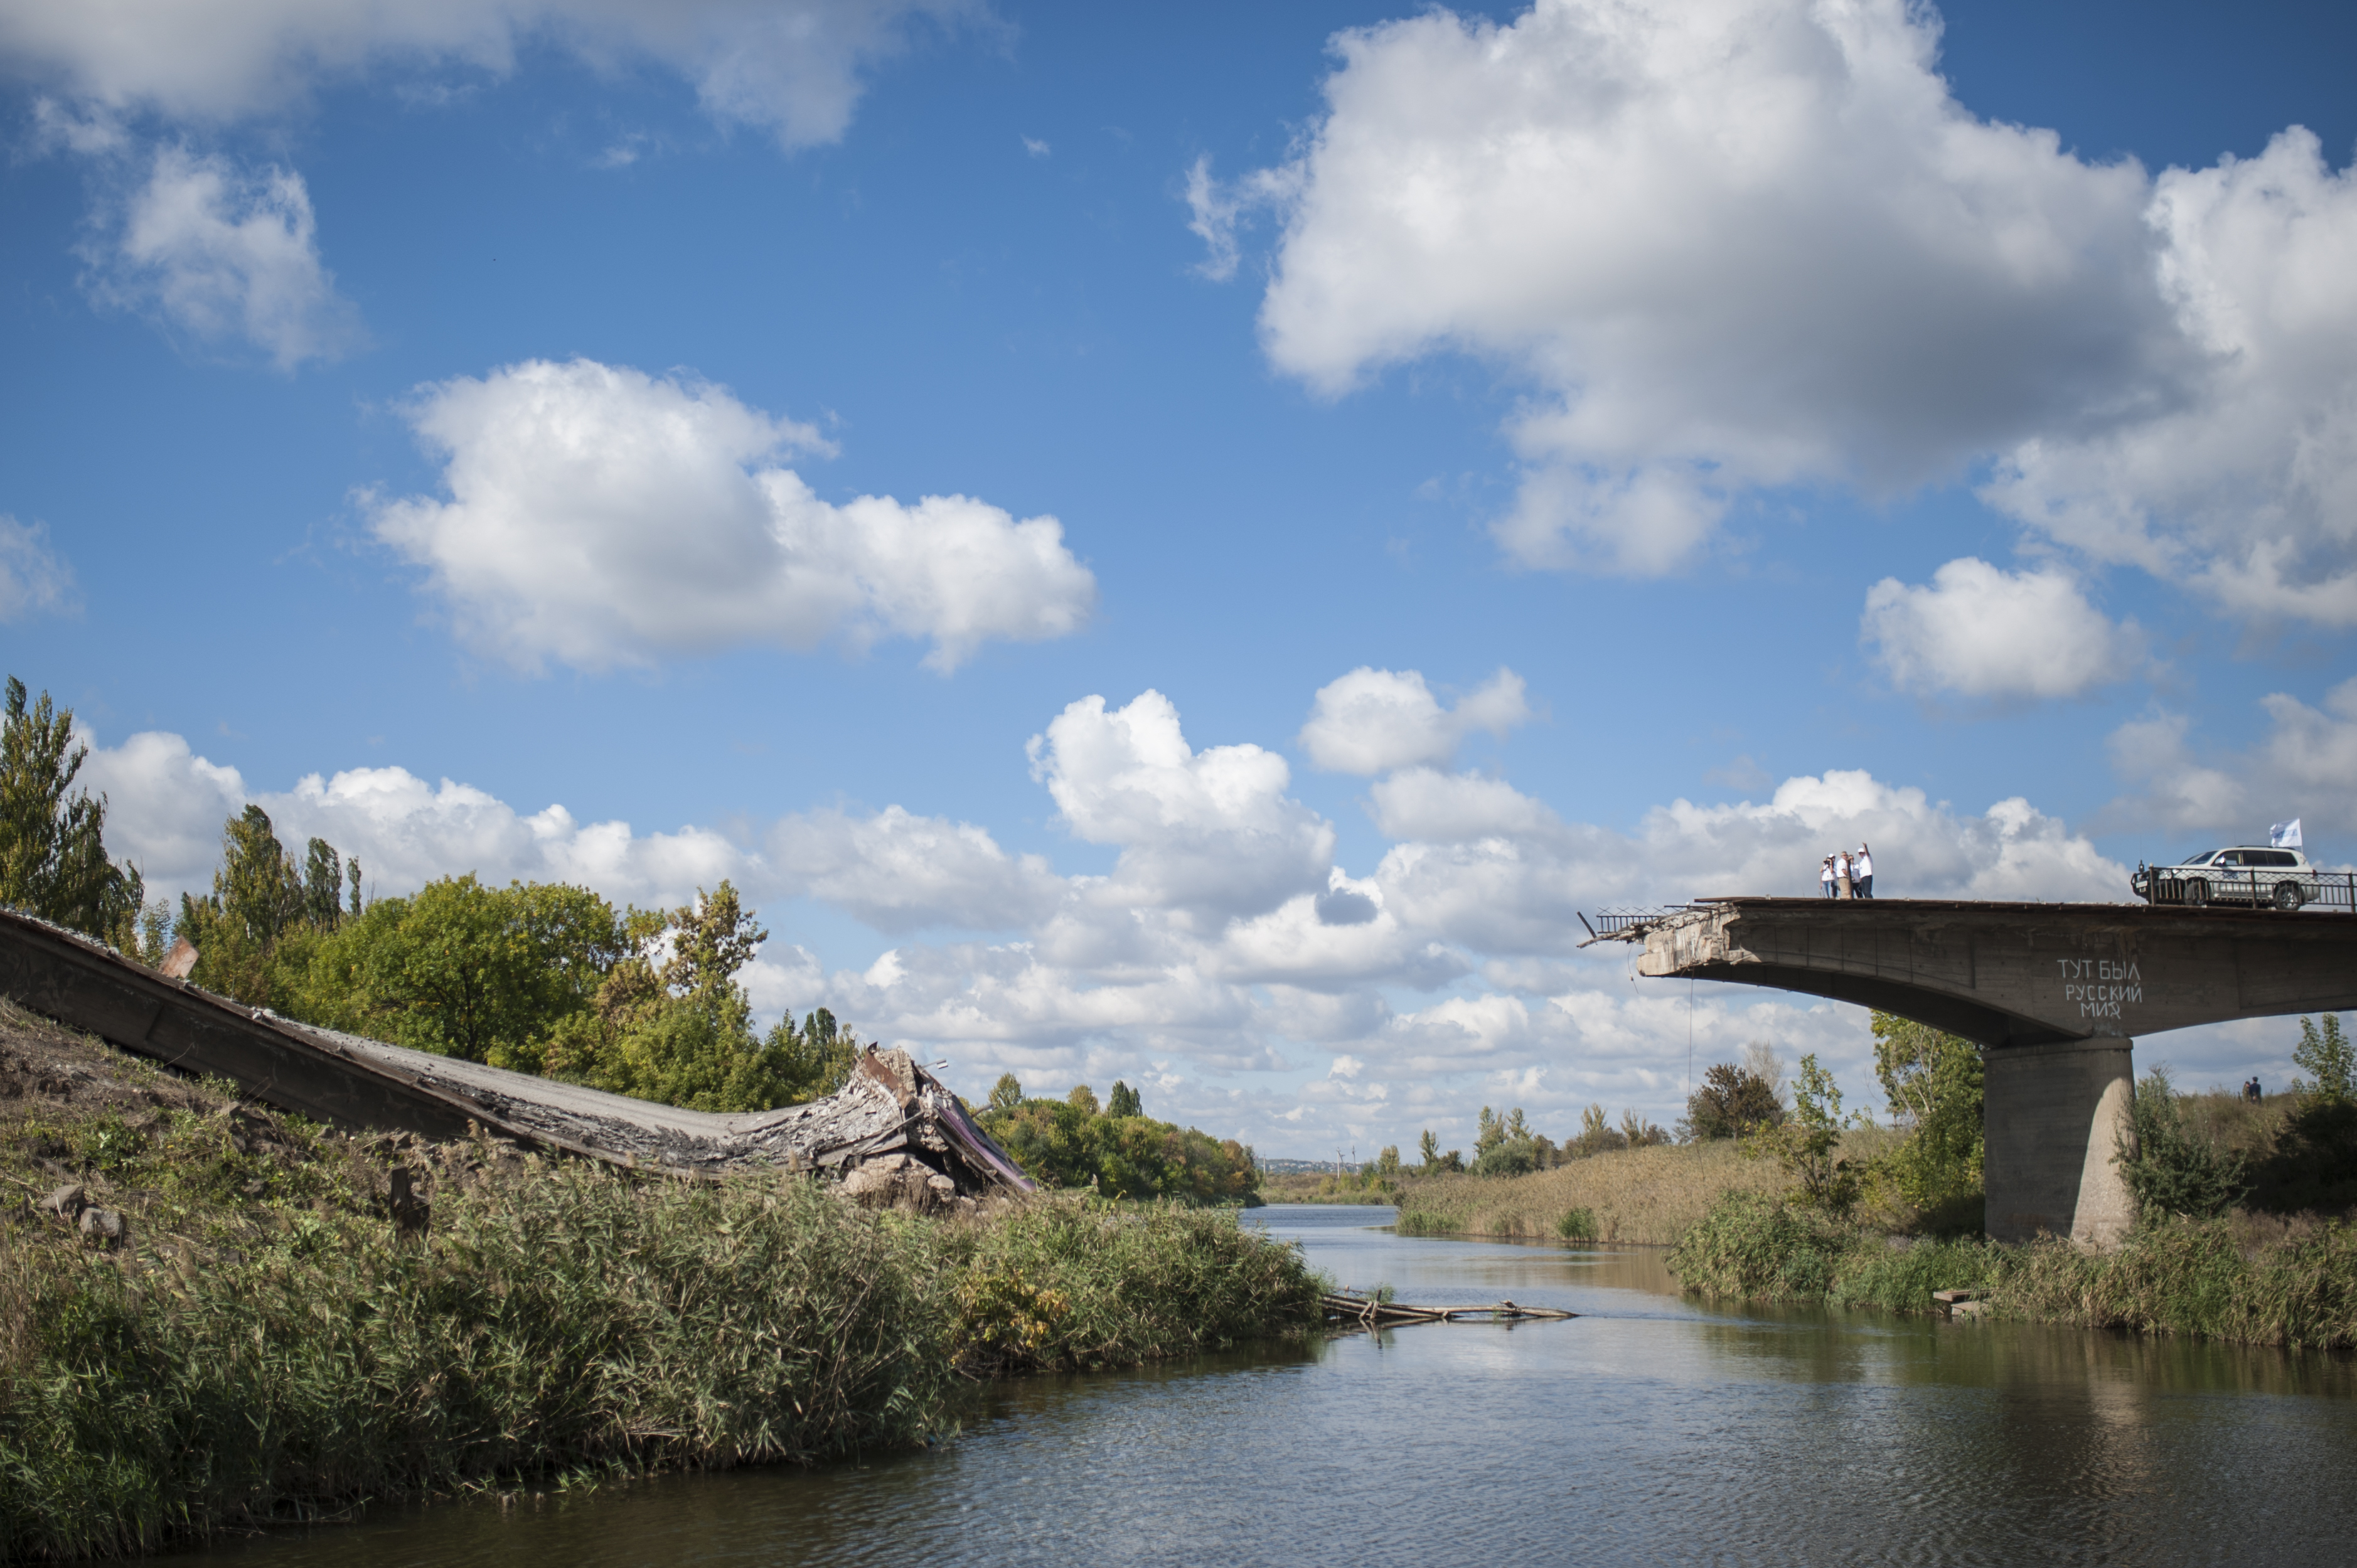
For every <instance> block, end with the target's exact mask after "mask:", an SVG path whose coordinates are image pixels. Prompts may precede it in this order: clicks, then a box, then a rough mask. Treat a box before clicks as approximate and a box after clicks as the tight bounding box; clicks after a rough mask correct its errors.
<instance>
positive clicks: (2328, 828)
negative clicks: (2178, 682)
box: [2104, 677, 2357, 864]
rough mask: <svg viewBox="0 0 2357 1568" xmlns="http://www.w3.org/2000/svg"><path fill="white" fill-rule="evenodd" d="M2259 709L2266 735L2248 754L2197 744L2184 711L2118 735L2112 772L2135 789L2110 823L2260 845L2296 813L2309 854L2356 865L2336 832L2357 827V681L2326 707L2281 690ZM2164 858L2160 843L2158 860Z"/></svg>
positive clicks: (2124, 728) (2115, 805) (2109, 811)
mask: <svg viewBox="0 0 2357 1568" xmlns="http://www.w3.org/2000/svg"><path fill="white" fill-rule="evenodd" d="M2259 706H2260V708H2261V710H2262V711H2263V712H2265V714H2266V719H2267V724H2266V733H2265V734H2264V735H2263V736H2261V737H2260V738H2259V739H2258V741H2257V742H2256V743H2255V744H2254V745H2253V746H2250V747H2248V748H2247V749H2245V750H2242V751H2233V750H2230V749H2227V748H2224V747H2220V746H2202V745H2201V744H2199V743H2198V742H2197V740H2196V737H2195V736H2193V734H2192V725H2191V723H2190V720H2188V719H2187V718H2186V716H2185V715H2184V714H2171V713H2158V714H2152V715H2150V716H2148V717H2146V718H2141V719H2135V720H2131V721H2130V722H2128V723H2126V724H2124V725H2121V726H2120V727H2119V728H2118V729H2116V730H2115V731H2113V732H2112V736H2111V757H2112V767H2113V768H2114V770H2115V772H2117V773H2118V774H2119V775H2120V776H2121V778H2122V779H2124V780H2125V781H2126V782H2127V783H2128V784H2129V786H2130V787H2131V790H2132V792H2131V793H2130V794H2129V795H2126V796H2125V797H2123V798H2122V799H2120V800H2115V801H2114V802H2112V804H2111V805H2110V806H2108V807H2106V808H2105V809H2104V819H2105V821H2106V822H2109V823H2110V824H2112V825H2113V826H2115V827H2117V828H2120V829H2136V830H2142V829H2147V828H2154V827H2158V828H2165V829H2169V830H2170V831H2172V832H2183V833H2200V834H2201V835H2202V836H2203V837H2205V838H2211V839H2214V840H2216V841H2217V842H2219V843H2264V842H2265V841H2264V839H2263V838H2261V837H2260V836H2259V835H2261V834H2264V833H2265V832H2266V830H2267V827H2268V826H2269V824H2271V823H2274V822H2287V821H2289V820H2290V819H2292V818H2294V817H2298V818H2299V819H2300V821H2301V822H2302V823H2303V824H2304V826H2305V830H2306V833H2307V836H2308V851H2309V856H2310V858H2312V859H2315V860H2318V861H2319V862H2322V863H2325V864H2341V863H2345V862H2346V861H2347V860H2349V859H2351V858H2352V856H2351V855H2350V854H2349V853H2348V845H2347V844H2346V843H2345V842H2343V843H2337V844H2336V843H2335V842H2334V839H2333V837H2332V835H2345V834H2347V833H2349V832H2352V830H2357V796H2352V792H2351V789H2350V787H2349V781H2350V779H2352V778H2357V677H2352V678H2351V679H2349V680H2346V681H2342V682H2340V683H2339V684H2337V685H2335V686H2333V687H2332V688H2331V689H2330V690H2329V691H2327V692H2326V693H2324V695H2323V699H2322V701H2321V702H2320V703H2304V702H2302V701H2300V700H2299V699H2298V697H2295V696H2293V695H2291V694H2290V693H2286V692H2275V693H2269V694H2268V695H2267V696H2266V697H2264V698H2262V699H2261V700H2260V703H2259ZM2189 847H2193V848H2199V847H2203V846H2201V845H2192V846H2189ZM2162 853H2163V851H2162V849H2161V846H2159V845H2158V844H2156V845H2155V848H2154V852H2153V854H2154V858H2156V859H2158V858H2160V857H2161V854H2162Z"/></svg>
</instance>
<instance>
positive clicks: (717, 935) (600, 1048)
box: [543, 881, 858, 1111]
mask: <svg viewBox="0 0 2357 1568" xmlns="http://www.w3.org/2000/svg"><path fill="white" fill-rule="evenodd" d="M621 933H622V940H623V943H624V945H625V948H626V951H625V952H624V954H623V955H622V956H620V957H619V958H618V959H616V960H615V961H614V962H613V963H612V964H611V966H610V967H609V968H608V969H607V971H606V972H605V977H604V979H603V981H602V982H601V983H599V984H598V985H597V992H596V994H595V996H594V998H593V999H592V1002H591V1004H590V1005H589V1006H587V1008H584V1009H582V1010H581V1011H578V1012H576V1013H573V1014H571V1015H568V1016H566V1017H565V1019H564V1020H563V1021H562V1022H560V1023H559V1024H558V1026H556V1027H555V1028H554V1030H553V1031H552V1032H551V1035H550V1036H549V1039H548V1043H547V1047H546V1049H545V1051H544V1055H543V1070H544V1071H546V1072H547V1073H548V1074H549V1075H550V1076H551V1077H555V1078H565V1079H571V1080H573V1081H576V1082H580V1083H587V1084H589V1085H591V1086H592V1087H594V1088H597V1089H603V1090H609V1091H611V1092H613V1093H616V1094H627V1095H630V1096H632V1097H634V1098H636V1099H640V1100H652V1101H661V1102H662V1103H663V1104H666V1105H679V1106H683V1107H685V1108H687V1109H689V1110H692V1111H767V1110H773V1109H775V1108H777V1107H779V1106H783V1105H795V1104H801V1103H802V1102H804V1101H810V1100H813V1099H816V1098H817V1097H818V1096H820V1095H822V1094H830V1093H833V1092H834V1090H837V1089H840V1088H841V1087H842V1086H843V1084H844V1083H845V1081H846V1080H847V1079H849V1077H850V1075H851V1071H852V1069H853V1068H854V1066H856V1062H857V1057H858V1046H857V1041H856V1038H855V1037H854V1036H852V1035H851V1034H850V1032H848V1031H847V1030H844V1029H843V1028H841V1027H840V1026H838V1024H837V1023H836V1021H835V1017H834V1014H832V1013H830V1012H828V1011H827V1010H826V1009H824V1008H820V1009H818V1010H816V1011H815V1012H813V1013H812V1014H811V1015H809V1016H808V1017H807V1018H805V1019H804V1020H803V1021H802V1025H801V1026H799V1027H797V1026H795V1025H794V1024H793V1022H792V1020H791V1018H788V1019H785V1020H781V1021H780V1023H779V1024H778V1025H777V1026H774V1027H772V1028H771V1029H770V1033H769V1034H768V1035H767V1036H757V1035H756V1034H755V1033H754V1032H753V1026H752V1019H753V1007H752V1001H751V999H750V998H749V997H748V996H747V995H746V993H745V990H744V988H743V987H742V986H740V985H738V984H737V982H736V975H737V971H738V970H740V969H742V968H743V967H744V966H745V965H746V964H747V963H748V962H749V961H751V960H752V957H753V955H754V953H756V952H757V951H759V949H760V945H761V943H762V942H763V941H764V940H767V939H768V936H769V933H768V932H767V931H764V930H763V929H760V927H759V924H757V923H756V922H755V920H754V918H753V916H752V915H751V913H750V912H749V911H748V910H746V909H745V908H744V907H743V905H742V903H741V902H740V900H739V899H738V897H737V889H736V887H735V886H733V885H732V884H730V883H728V882H726V881H724V882H722V883H721V884H720V886H718V887H716V888H715V889H714V890H713V891H712V892H710V893H709V894H707V893H705V892H704V891H703V890H702V889H701V888H699V889H697V891H696V900H695V902H694V903H693V904H683V905H682V906H680V907H679V908H676V909H673V910H672V911H670V912H669V913H668V914H662V913H656V912H652V911H648V910H640V909H633V910H630V911H629V912H628V913H627V914H626V915H625V916H624V917H623V918H622V920H621ZM666 944H667V947H666Z"/></svg>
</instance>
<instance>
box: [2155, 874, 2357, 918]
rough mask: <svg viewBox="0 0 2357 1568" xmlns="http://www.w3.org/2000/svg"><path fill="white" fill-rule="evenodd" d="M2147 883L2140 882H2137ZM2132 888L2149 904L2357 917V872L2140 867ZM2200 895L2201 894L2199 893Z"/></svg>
mask: <svg viewBox="0 0 2357 1568" xmlns="http://www.w3.org/2000/svg"><path fill="white" fill-rule="evenodd" d="M2138 883H2141V884H2142V886H2137V884H2138ZM2285 885H2290V886H2296V887H2298V890H2299V891H2298V896H2297V897H2296V899H2295V900H2294V901H2291V902H2288V903H2278V902H2277V901H2276V898H2277V896H2276V888H2277V887H2279V886H2285ZM2129 887H2130V890H2131V891H2133V892H2135V893H2136V895H2137V897H2141V898H2142V899H2143V900H2144V901H2145V902H2146V903H2147V904H2170V905H2180V906H2186V907H2190V908H2199V907H2201V906H2203V905H2214V904H2223V905H2226V906H2228V907H2229V908H2245V909H2247V908H2259V909H2276V910H2280V911H2282V912H2283V913H2285V914H2293V913H2297V912H2299V911H2303V910H2305V911H2308V912H2309V913H2323V914H2339V915H2357V872H2352V871H2316V870H2312V869H2302V870H2300V871H2298V872H2290V871H2276V870H2268V869H2264V868H2261V869H2253V868H2250V867H2245V866H2229V865H2139V866H2137V867H2136V876H2135V877H2134V878H2132V879H2131V880H2130V883H2129ZM2197 895H2198V897H2197Z"/></svg>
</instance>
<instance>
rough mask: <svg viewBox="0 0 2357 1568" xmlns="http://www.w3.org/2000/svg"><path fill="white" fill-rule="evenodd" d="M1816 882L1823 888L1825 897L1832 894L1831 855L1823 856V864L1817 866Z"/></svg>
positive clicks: (1832, 860)
mask: <svg viewBox="0 0 2357 1568" xmlns="http://www.w3.org/2000/svg"><path fill="white" fill-rule="evenodd" d="M1817 883H1818V885H1819V886H1822V887H1824V890H1825V897H1828V898H1830V897H1833V896H1834V857H1833V856H1832V855H1827V856H1825V863H1824V865H1822V866H1820V867H1819V868H1818V870H1817Z"/></svg>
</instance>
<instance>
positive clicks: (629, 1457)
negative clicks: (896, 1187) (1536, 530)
mask: <svg viewBox="0 0 2357 1568" xmlns="http://www.w3.org/2000/svg"><path fill="white" fill-rule="evenodd" d="M220 1088H221V1086H209V1085H203V1084H197V1083H191V1082H188V1081H185V1080H181V1079H174V1078H171V1077H169V1076H168V1075H166V1074H164V1073H162V1072H161V1071H160V1070H159V1069H155V1068H153V1067H152V1066H149V1065H147V1064H144V1063H141V1062H138V1061H136V1060H135V1059H133V1058H126V1057H124V1056H122V1055H120V1054H119V1053H115V1052H113V1051H112V1050H110V1049H108V1048H107V1047H103V1046H101V1045H98V1044H97V1043H96V1042H93V1041H90V1040H88V1039H86V1038H82V1037H80V1036H71V1035H69V1034H67V1033H65V1032H64V1031H60V1030H58V1029H56V1028H54V1027H53V1026H48V1025H46V1024H44V1023H42V1022H40V1021H38V1020H34V1019H30V1018H28V1017H27V1016H26V1015H22V1014H19V1013H16V1011H15V1010H14V1009H5V1015H0V1106H5V1109H0V1176H5V1186H6V1187H8V1188H9V1189H10V1190H11V1191H12V1192H13V1193H14V1194H15V1195H16V1196H15V1198H14V1200H13V1201H12V1202H11V1203H9V1205H8V1206H7V1208H6V1210H5V1223H0V1559H14V1558H22V1557H48V1556H79V1555H105V1554H114V1553H123V1552H136V1551H145V1550H153V1549H155V1548H156V1547H159V1546H163V1545H167V1544H169V1543H172V1542H175V1541H189V1540H197V1539H202V1538H203V1537H205V1536H207V1535H209V1534H210V1533H213V1532H215V1531H217V1530H222V1529H224V1528H239V1527H244V1526H248V1525H252V1524H255V1523H260V1522H267V1521H273V1520H300V1519H306V1518H320V1517H325V1516H328V1515H332V1514H335V1513H338V1512H340V1511H343V1510H345V1509H350V1507H352V1506H353V1505H355V1504H358V1503H361V1502H362V1501H366V1500H370V1499H382V1498H400V1497H404V1496H416V1495H421V1494H429V1493H432V1492H436V1491H445V1492H447V1491H453V1490H458V1489H468V1488H479V1489H497V1488H500V1487H506V1486H513V1485H518V1484H521V1483H522V1482H524V1481H527V1480H530V1479H531V1478H533V1477H546V1476H549V1475H552V1474H560V1473H564V1472H567V1471H576V1472H577V1471H583V1470H587V1471H590V1472H599V1471H607V1470H626V1471H635V1470H643V1469H648V1468H653V1467H661V1466H732V1465H739V1464H747V1463H755V1462H763V1461H776V1460H798V1461H811V1460H819V1459H825V1458H831V1457H835V1456H840V1455H852V1454H856V1453H860V1452H865V1451H873V1450H877V1449H889V1448H896V1447H904V1446H907V1445H909V1444H915V1443H919V1442H921V1441H924V1440H926V1439H928V1438H930V1437H931V1436H933V1435H935V1434H942V1433H945V1432H947V1431H950V1430H952V1428H953V1427H954V1425H955V1423H956V1422H957V1419H958V1415H959V1412H960V1409H961V1405H962V1402H963V1399H964V1398H965V1397H967V1391H969V1390H970V1389H971V1388H972V1387H973V1385H974V1380H975V1379H977V1378H979V1377H985V1376H991V1375H1004V1374H1007V1373H1012V1372H1020V1371H1025V1370H1029V1369H1043V1368H1053V1367H1101V1366H1111V1365H1120V1364H1125V1363H1132V1362H1137V1361H1143V1360H1146V1359H1155V1358H1160V1357H1167V1356H1174V1355H1183V1354H1187V1353H1189V1352H1192V1351H1196V1350H1200V1349H1205V1348H1213V1347H1217V1346H1222V1345H1226V1344H1231V1343H1233V1342H1236V1341H1239V1340H1243V1339H1247V1338H1253V1337H1262V1336H1269V1335H1290V1334H1298V1333H1304V1332H1307V1331H1308V1329H1309V1328H1310V1327H1312V1326H1314V1325H1315V1324H1316V1322H1317V1321H1318V1305H1317V1297H1318V1283H1317V1281H1316V1280H1315V1278H1314V1277H1313V1276H1311V1275H1310V1274H1309V1273H1308V1272H1307V1271H1306V1270H1305V1269H1304V1268H1303V1266H1302V1263H1301V1261H1300V1258H1299V1255H1298V1254H1297V1252H1296V1251H1292V1250H1290V1249H1287V1248H1285V1247H1282V1246H1279V1245H1277V1244H1275V1243H1274V1242H1271V1241H1269V1240H1265V1238H1263V1237H1261V1236H1259V1235H1257V1234H1256V1233H1254V1232H1253V1231H1251V1230H1245V1229H1243V1228H1242V1227H1240V1226H1239V1225H1238V1223H1237V1220H1236V1217H1235V1216H1234V1214H1233V1213H1232V1212H1225V1211H1221V1210H1216V1209H1200V1208H1196V1209H1181V1208H1164V1207H1156V1208H1132V1209H1125V1210H1114V1209H1109V1208H1103V1207H1092V1206H1090V1205H1087V1204H1085V1203H1083V1202H1082V1201H1080V1200H1078V1199H1076V1198H1075V1199H1055V1198H1049V1199H1042V1200H1038V1201H1031V1202H1025V1203H1020V1204H1011V1205H1007V1206H1005V1207H1002V1208H998V1209H996V1211H994V1212H991V1213H987V1214H985V1215H984V1216H981V1217H979V1218H974V1219H963V1220H953V1219H937V1218H930V1217H924V1216H920V1215H915V1214H906V1213H875V1212H869V1211H866V1210H862V1209H859V1208H854V1207H852V1206H850V1205H849V1204H847V1203H845V1202H844V1201H842V1200H840V1199H839V1198H838V1197H835V1196H834V1194H833V1193H832V1192H830V1191H829V1190H827V1189H826V1188H824V1187H821V1186H819V1185H818V1184H816V1183H813V1182H812V1181H809V1180H807V1179H803V1178H800V1177H794V1176H776V1177H772V1178H748V1179H744V1180H737V1181H732V1182H729V1183H726V1184H725V1185H717V1186H698V1185H690V1184H685V1183H679V1182H673V1181H667V1180H662V1179H654V1178H634V1177H630V1176H625V1175H622V1174H620V1173H616V1172H613V1171H610V1170H608V1169H606V1168H605V1167H601V1166H595V1165H588V1164H586V1163H582V1162H576V1161H571V1160H562V1161H544V1160H542V1159H541V1158H539V1157H537V1156H534V1155H526V1154H524V1153H522V1152H521V1151H517V1150H513V1149H511V1148H507V1147H505V1146H502V1145H500V1144H496V1143H493V1142H490V1141H489V1140H482V1141H478V1142H475V1143H472V1144H450V1145H441V1146H436V1147H426V1146H420V1145H418V1144H415V1143H414V1141H412V1140H408V1139H405V1138H403V1137H398V1136H395V1137H377V1138H369V1139H352V1138H344V1137H339V1136H336V1135H333V1134H329V1133H323V1132H322V1131H320V1130H319V1129H317V1128H314V1127H310V1126H307V1125H304V1124H302V1123H301V1122H296V1121H295V1120H292V1119H289V1118H285V1117H280V1116H276V1115H274V1114H271V1113H268V1112H264V1111H262V1110H260V1109H258V1108H256V1107H254V1106H252V1105H250V1104H240V1103H239V1102H238V1101H236V1100H235V1099H234V1098H233V1097H231V1095H228V1094H226V1093H222V1092H220Z"/></svg>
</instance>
